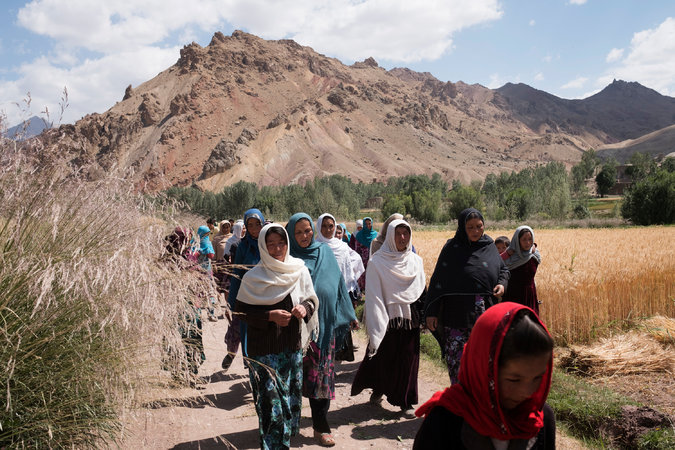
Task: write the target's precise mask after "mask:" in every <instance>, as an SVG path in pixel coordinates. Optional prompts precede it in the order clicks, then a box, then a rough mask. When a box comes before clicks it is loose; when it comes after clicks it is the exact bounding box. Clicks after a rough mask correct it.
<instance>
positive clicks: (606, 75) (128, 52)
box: [0, 0, 675, 125]
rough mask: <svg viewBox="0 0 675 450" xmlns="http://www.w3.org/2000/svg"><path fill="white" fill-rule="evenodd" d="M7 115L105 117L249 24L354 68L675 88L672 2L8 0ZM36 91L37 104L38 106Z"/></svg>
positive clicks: (585, 89)
mask: <svg viewBox="0 0 675 450" xmlns="http://www.w3.org/2000/svg"><path fill="white" fill-rule="evenodd" d="M0 5H2V8H4V11H2V14H0V61H2V62H1V63H0V113H2V114H4V116H5V117H6V120H5V122H7V123H8V125H14V124H16V123H18V122H19V121H20V120H22V119H24V118H28V117H29V116H31V115H34V114H39V113H40V112H42V111H44V110H45V107H46V108H47V109H48V110H49V112H50V118H51V119H52V120H54V121H56V122H58V121H59V118H60V116H61V114H60V107H59V102H60V99H61V97H62V94H63V89H64V87H65V88H67V90H68V107H67V108H66V110H65V112H64V114H63V117H61V118H60V121H61V122H62V123H72V122H74V121H76V120H78V119H79V118H81V117H82V116H84V115H86V114H88V113H92V112H98V113H102V112H104V111H106V110H107V109H108V108H110V107H111V106H113V105H114V104H115V102H116V101H120V100H121V99H122V97H123V95H124V89H125V88H126V86H128V85H129V84H131V85H133V86H136V85H138V84H140V83H142V82H144V81H146V80H148V79H150V78H152V77H154V76H155V75H157V74H158V73H159V72H161V71H163V70H165V69H167V68H168V67H169V66H171V65H172V64H174V63H175V62H176V60H177V59H178V56H179V50H180V48H182V47H183V46H184V45H185V44H188V43H190V42H192V41H195V42H197V43H199V44H200V45H207V44H208V43H209V41H210V40H211V37H212V36H213V33H214V32H216V31H222V32H223V33H224V34H226V35H228V34H231V33H232V31H233V30H235V29H241V30H244V31H247V32H250V33H253V34H256V35H258V36H260V37H263V38H265V39H294V40H296V41H297V42H299V43H300V44H302V45H308V46H310V47H312V48H313V49H314V50H315V51H317V52H319V53H323V54H325V55H327V56H332V57H336V58H338V59H340V60H341V61H342V62H344V63H345V64H351V63H353V62H354V61H360V60H363V59H365V58H367V57H369V56H372V57H374V58H375V59H376V60H377V61H378V63H379V64H380V65H381V66H382V67H385V68H386V69H391V68H393V67H409V68H411V69H413V70H416V71H420V72H430V73H432V74H433V75H434V76H436V77H437V78H438V79H440V80H442V81H453V82H456V81H460V80H461V81H464V82H466V83H469V84H473V83H479V84H482V85H484V86H487V87H490V88H497V87H500V86H502V85H503V84H504V83H507V82H514V83H518V82H522V83H526V84H528V85H530V86H532V87H535V88H537V89H541V90H544V91H547V92H549V93H551V94H554V95H557V96H559V97H562V98H585V97H587V96H589V95H592V94H593V93H595V92H598V91H599V90H601V89H602V88H604V87H605V86H606V85H607V84H609V83H611V82H612V80H613V79H615V78H616V79H623V80H626V81H637V82H639V83H641V84H643V85H645V86H647V87H650V88H652V89H655V90H657V91H658V92H660V93H661V94H664V95H670V96H675V1H673V0H649V1H638V0H635V1H629V0H612V1H610V0H503V1H498V0H416V1H410V0H274V1H273V0H192V1H187V2H186V1H184V0H145V1H143V2H138V1H134V0H105V1H101V0H34V1H30V2H27V1H16V0H5V1H3V2H2V3H0ZM29 92H30V98H31V102H30V105H29V106H30V107H29V108H28V105H27V104H26V102H25V99H26V98H27V93H29Z"/></svg>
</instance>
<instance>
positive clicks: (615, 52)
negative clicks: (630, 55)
mask: <svg viewBox="0 0 675 450" xmlns="http://www.w3.org/2000/svg"><path fill="white" fill-rule="evenodd" d="M622 57H623V49H622V48H613V49H611V50H610V51H609V53H608V54H607V57H606V58H605V61H607V62H608V63H612V62H616V61H618V60H620V59H621V58H622Z"/></svg>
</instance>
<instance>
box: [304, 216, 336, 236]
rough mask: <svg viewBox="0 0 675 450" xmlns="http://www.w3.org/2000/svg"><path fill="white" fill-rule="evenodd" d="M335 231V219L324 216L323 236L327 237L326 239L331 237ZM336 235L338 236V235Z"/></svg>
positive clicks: (322, 224) (322, 223)
mask: <svg viewBox="0 0 675 450" xmlns="http://www.w3.org/2000/svg"><path fill="white" fill-rule="evenodd" d="M296 225H297V224H296ZM338 229H339V227H338ZM334 231H335V221H334V220H333V219H331V218H330V217H324V219H323V220H322V221H321V236H323V237H325V238H326V239H331V238H332V237H333V232H334ZM335 237H337V235H336V236H335Z"/></svg>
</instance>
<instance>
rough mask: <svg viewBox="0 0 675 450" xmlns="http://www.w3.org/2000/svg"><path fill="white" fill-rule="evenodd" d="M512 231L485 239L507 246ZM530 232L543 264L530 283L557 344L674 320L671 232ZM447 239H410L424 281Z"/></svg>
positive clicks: (425, 235) (432, 234)
mask: <svg viewBox="0 0 675 450" xmlns="http://www.w3.org/2000/svg"><path fill="white" fill-rule="evenodd" d="M488 225H489V224H488ZM513 231H514V230H503V229H501V230H499V229H487V230H486V233H487V234H488V235H490V236H491V237H493V238H495V237H497V236H500V235H506V236H508V237H509V239H510V238H511V237H512V234H513ZM534 232H535V241H536V242H537V244H538V248H539V251H540V252H541V254H542V258H543V259H542V264H541V266H540V267H539V269H538V271H537V275H536V277H535V282H536V284H537V293H538V295H539V299H540V300H541V301H543V303H542V305H541V307H540V311H541V315H542V319H543V320H544V321H545V322H546V324H547V326H548V327H549V329H550V330H551V332H552V333H553V335H554V336H555V337H556V339H557V341H558V342H559V343H563V344H564V343H585V342H589V341H590V340H592V339H593V338H595V337H596V336H601V335H604V334H605V332H606V330H607V329H608V325H610V324H612V323H622V322H624V321H626V320H630V319H637V318H641V317H649V316H653V315H657V314H661V315H664V316H668V317H675V257H674V256H673V255H674V252H673V247H672V246H673V242H675V227H662V226H661V227H656V226H654V227H631V228H604V229H603V228H599V229H543V230H538V229H536V228H535V230H534ZM453 235H454V230H448V231H447V232H439V231H419V232H416V233H413V244H414V245H415V247H416V248H417V250H418V252H419V254H420V255H421V256H422V258H423V259H424V267H425V272H426V275H427V280H428V279H429V278H430V277H431V274H432V273H433V270H434V267H435V265H436V259H437V258H438V254H439V253H440V250H441V248H442V247H443V244H444V243H445V241H446V240H447V239H448V238H450V237H452V236H453Z"/></svg>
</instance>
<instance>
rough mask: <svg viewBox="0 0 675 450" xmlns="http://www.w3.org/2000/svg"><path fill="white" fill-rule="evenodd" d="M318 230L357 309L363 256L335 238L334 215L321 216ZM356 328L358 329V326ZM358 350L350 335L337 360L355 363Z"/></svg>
mask: <svg viewBox="0 0 675 450" xmlns="http://www.w3.org/2000/svg"><path fill="white" fill-rule="evenodd" d="M316 229H317V231H318V233H317V236H316V240H317V241H319V242H323V243H325V244H326V245H328V247H330V249H331V250H332V251H333V254H334V255H335V259H336V260H337V262H338V266H339V267H340V272H341V273H342V277H343V278H344V280H345V284H346V285H347V290H348V291H349V298H350V299H351V300H352V306H354V308H356V303H357V300H358V298H359V296H360V295H361V290H360V289H359V277H360V276H361V275H362V274H363V273H364V272H365V271H366V269H365V268H364V267H363V261H362V260H361V255H359V254H358V253H356V252H355V251H354V250H352V249H351V248H350V247H349V245H347V244H346V243H345V242H343V241H342V240H340V239H337V238H336V237H335V230H336V229H337V222H336V221H335V217H333V216H332V215H330V214H328V213H324V214H322V215H320V216H319V218H318V219H317V220H316ZM354 326H355V327H356V328H358V324H355V325H354ZM357 349H358V347H357V346H355V345H354V341H353V340H352V336H351V333H350V334H349V335H347V338H346V340H345V345H343V346H342V348H341V349H337V351H336V354H335V359H336V360H338V361H354V350H357Z"/></svg>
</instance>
